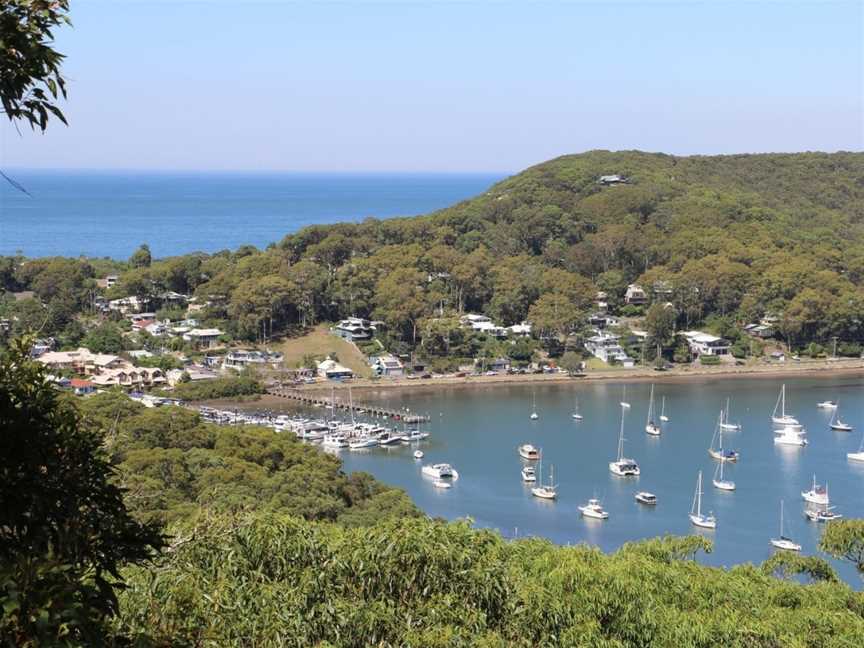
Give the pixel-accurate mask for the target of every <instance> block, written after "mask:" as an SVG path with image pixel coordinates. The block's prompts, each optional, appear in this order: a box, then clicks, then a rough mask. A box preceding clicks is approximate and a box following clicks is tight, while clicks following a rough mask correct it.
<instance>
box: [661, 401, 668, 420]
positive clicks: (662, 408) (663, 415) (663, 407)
mask: <svg viewBox="0 0 864 648" xmlns="http://www.w3.org/2000/svg"><path fill="white" fill-rule="evenodd" d="M660 421H661V422H662V423H668V422H669V417H668V416H666V397H665V396H663V398H662V399H661V400H660Z"/></svg>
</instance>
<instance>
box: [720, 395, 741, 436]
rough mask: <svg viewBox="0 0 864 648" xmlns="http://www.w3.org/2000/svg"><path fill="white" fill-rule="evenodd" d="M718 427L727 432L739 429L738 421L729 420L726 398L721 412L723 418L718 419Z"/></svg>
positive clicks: (727, 400)
mask: <svg viewBox="0 0 864 648" xmlns="http://www.w3.org/2000/svg"><path fill="white" fill-rule="evenodd" d="M720 427H721V428H723V429H724V430H728V431H729V432H738V431H740V430H741V424H740V423H730V422H729V399H728V398H727V399H726V409H725V410H724V412H723V420H722V421H720Z"/></svg>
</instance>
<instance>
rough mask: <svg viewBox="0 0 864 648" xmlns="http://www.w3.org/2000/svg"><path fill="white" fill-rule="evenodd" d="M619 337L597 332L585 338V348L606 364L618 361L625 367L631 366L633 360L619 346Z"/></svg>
mask: <svg viewBox="0 0 864 648" xmlns="http://www.w3.org/2000/svg"><path fill="white" fill-rule="evenodd" d="M620 339H621V338H620V337H619V336H617V335H611V334H609V333H600V332H598V333H597V335H594V336H592V337H590V338H588V339H587V340H585V348H586V349H587V350H588V352H589V353H591V355H593V356H594V357H595V358H599V359H600V360H602V361H603V362H605V363H607V364H608V363H610V362H618V363H620V364H622V365H623V366H625V367H632V366H633V365H634V360H633V358H631V357H630V356H628V355H627V352H626V351H624V349H623V348H622V347H621V344H620V343H619V340H620Z"/></svg>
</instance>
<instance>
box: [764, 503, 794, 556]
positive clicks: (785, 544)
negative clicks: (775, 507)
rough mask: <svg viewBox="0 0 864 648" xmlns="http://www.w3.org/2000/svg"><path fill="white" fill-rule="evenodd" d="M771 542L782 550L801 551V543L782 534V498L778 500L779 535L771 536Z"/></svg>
mask: <svg viewBox="0 0 864 648" xmlns="http://www.w3.org/2000/svg"><path fill="white" fill-rule="evenodd" d="M771 544H772V545H773V546H775V547H777V549H783V550H784V551H801V545H800V544H798V543H797V542H793V541H792V539H791V538H787V537H786V536H785V535H783V500H782V499H781V500H780V537H779V538H771Z"/></svg>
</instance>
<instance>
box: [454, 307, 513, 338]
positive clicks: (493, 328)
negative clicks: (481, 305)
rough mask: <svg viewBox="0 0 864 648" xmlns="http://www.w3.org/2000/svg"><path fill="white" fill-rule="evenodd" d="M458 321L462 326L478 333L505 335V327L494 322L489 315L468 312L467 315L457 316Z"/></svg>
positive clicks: (495, 335) (496, 335)
mask: <svg viewBox="0 0 864 648" xmlns="http://www.w3.org/2000/svg"><path fill="white" fill-rule="evenodd" d="M459 321H460V322H461V323H462V326H467V327H468V328H470V329H471V330H473V331H477V332H478V333H485V334H487V335H492V336H494V337H506V336H507V329H505V328H504V327H503V326H498V325H497V324H495V322H493V321H492V319H491V318H490V317H487V316H486V315H477V314H475V313H468V314H467V315H463V316H462V317H460V318H459Z"/></svg>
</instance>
